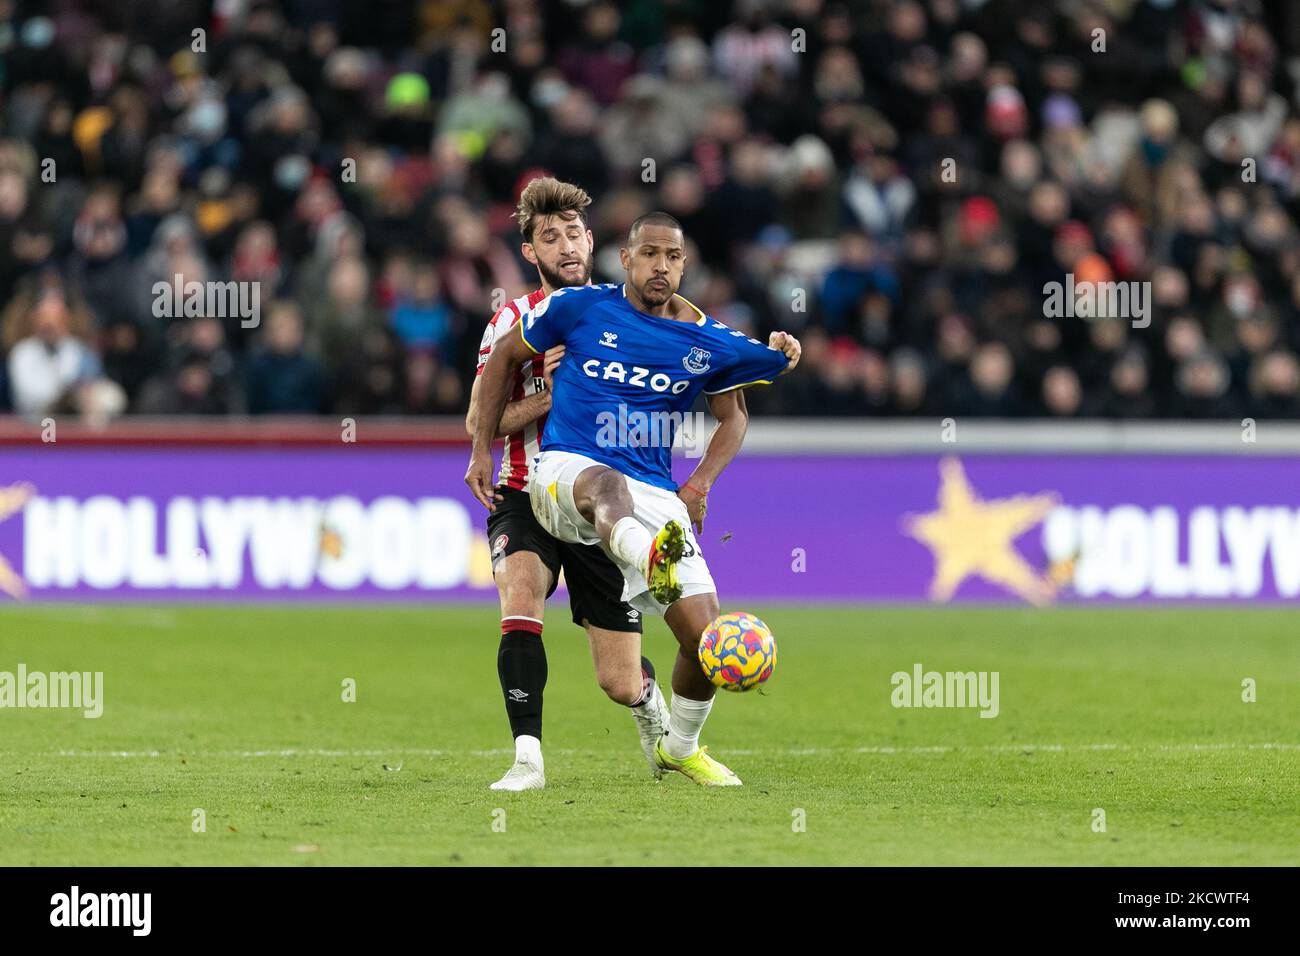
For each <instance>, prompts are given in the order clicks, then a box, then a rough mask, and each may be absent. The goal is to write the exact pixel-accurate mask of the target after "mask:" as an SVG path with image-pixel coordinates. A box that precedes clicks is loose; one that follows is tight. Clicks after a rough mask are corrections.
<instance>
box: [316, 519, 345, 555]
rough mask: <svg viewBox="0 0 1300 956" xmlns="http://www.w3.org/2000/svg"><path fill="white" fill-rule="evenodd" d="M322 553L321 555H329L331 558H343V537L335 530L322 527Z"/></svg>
mask: <svg viewBox="0 0 1300 956" xmlns="http://www.w3.org/2000/svg"><path fill="white" fill-rule="evenodd" d="M320 551H321V554H327V555H329V556H330V557H331V558H341V557H343V535H341V534H339V533H338V532H337V531H335V530H334V529H333V528H329V527H326V526H325V525H321V529H320Z"/></svg>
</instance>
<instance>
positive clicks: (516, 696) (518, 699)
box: [510, 687, 528, 704]
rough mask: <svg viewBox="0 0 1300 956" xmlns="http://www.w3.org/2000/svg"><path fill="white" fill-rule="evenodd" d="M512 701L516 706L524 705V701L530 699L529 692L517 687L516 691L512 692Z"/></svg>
mask: <svg viewBox="0 0 1300 956" xmlns="http://www.w3.org/2000/svg"><path fill="white" fill-rule="evenodd" d="M510 699H511V700H513V701H514V702H515V703H516V704H522V703H523V702H524V701H526V700H527V699H528V691H526V690H520V689H519V688H518V687H516V688H515V689H514V690H512V691H511V692H510Z"/></svg>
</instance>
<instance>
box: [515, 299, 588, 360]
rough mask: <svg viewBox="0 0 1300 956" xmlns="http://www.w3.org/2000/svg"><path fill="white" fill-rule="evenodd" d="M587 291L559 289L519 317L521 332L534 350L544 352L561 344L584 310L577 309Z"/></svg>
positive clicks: (526, 343)
mask: <svg viewBox="0 0 1300 956" xmlns="http://www.w3.org/2000/svg"><path fill="white" fill-rule="evenodd" d="M581 291H584V290H575V289H556V290H555V291H554V292H552V293H551V294H550V295H548V296H547V297H546V298H545V299H543V300H542V301H541V302H538V303H537V304H536V305H535V306H533V307H532V308H531V309H529V310H528V311H527V312H525V313H524V314H523V317H522V318H520V320H519V335H520V337H521V338H522V339H523V340H524V344H525V345H527V346H528V347H529V348H530V349H532V350H533V351H534V352H537V353H539V354H540V353H542V352H545V351H546V350H547V349H549V348H551V347H552V346H555V345H559V344H560V343H561V342H563V341H564V339H565V337H566V336H567V335H568V334H569V332H570V331H572V329H573V325H574V323H575V322H576V321H577V318H578V315H579V314H580V313H581V309H579V308H577V305H578V303H577V301H576V300H577V299H578V298H580V295H574V292H579V293H580V292H581Z"/></svg>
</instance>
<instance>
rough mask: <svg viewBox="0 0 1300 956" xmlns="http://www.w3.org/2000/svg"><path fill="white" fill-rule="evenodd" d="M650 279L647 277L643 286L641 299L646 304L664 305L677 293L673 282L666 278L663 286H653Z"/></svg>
mask: <svg viewBox="0 0 1300 956" xmlns="http://www.w3.org/2000/svg"><path fill="white" fill-rule="evenodd" d="M650 281H651V280H650V279H647V280H646V282H645V285H643V286H641V289H640V292H641V301H642V302H644V303H645V304H646V305H663V304H664V303H665V302H668V301H669V300H671V299H672V297H673V296H674V295H676V293H677V290H676V289H674V288H673V286H672V283H671V282H668V280H667V279H665V280H664V285H662V286H652V285H651V284H650Z"/></svg>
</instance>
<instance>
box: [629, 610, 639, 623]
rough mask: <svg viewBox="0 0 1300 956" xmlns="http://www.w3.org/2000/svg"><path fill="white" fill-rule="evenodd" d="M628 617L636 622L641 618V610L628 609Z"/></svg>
mask: <svg viewBox="0 0 1300 956" xmlns="http://www.w3.org/2000/svg"><path fill="white" fill-rule="evenodd" d="M627 619H628V620H629V621H631V622H632V623H633V624H635V623H636V622H637V621H639V620H640V619H641V612H640V611H637V610H631V611H628V612H627Z"/></svg>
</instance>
